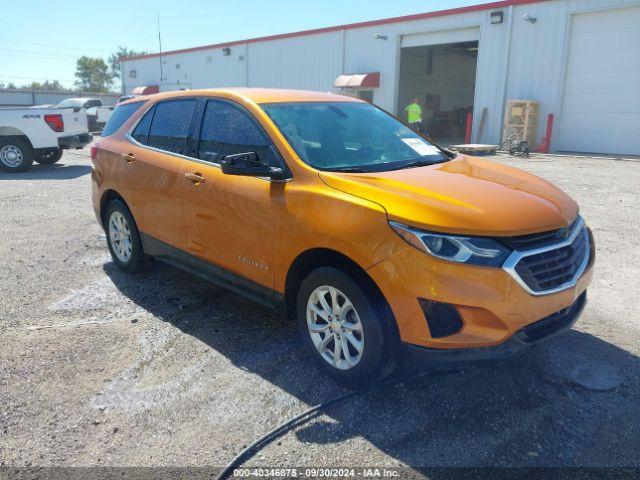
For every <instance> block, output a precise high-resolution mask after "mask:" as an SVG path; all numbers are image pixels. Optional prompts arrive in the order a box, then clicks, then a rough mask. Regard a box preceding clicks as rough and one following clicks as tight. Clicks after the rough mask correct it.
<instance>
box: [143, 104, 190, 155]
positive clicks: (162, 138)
mask: <svg viewBox="0 0 640 480" xmlns="http://www.w3.org/2000/svg"><path fill="white" fill-rule="evenodd" d="M195 106H196V102H195V100H171V101H166V102H161V103H158V104H157V105H156V112H155V114H154V115H153V121H152V122H151V129H150V130H149V141H148V143H147V144H148V145H149V146H150V147H154V148H159V149H160V150H165V151H167V152H173V153H182V152H183V151H184V148H185V145H186V143H187V136H188V135H189V125H190V124H191V118H192V117H193V110H194V109H195Z"/></svg>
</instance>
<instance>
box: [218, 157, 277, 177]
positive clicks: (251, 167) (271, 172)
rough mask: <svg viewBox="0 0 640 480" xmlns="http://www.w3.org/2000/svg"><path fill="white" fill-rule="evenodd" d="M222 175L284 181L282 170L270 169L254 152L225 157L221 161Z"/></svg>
mask: <svg viewBox="0 0 640 480" xmlns="http://www.w3.org/2000/svg"><path fill="white" fill-rule="evenodd" d="M220 165H221V166H222V173H224V174H226V175H244V176H249V177H269V178H270V179H271V180H275V181H282V180H284V179H285V173H284V170H282V169H281V168H277V167H270V166H269V165H267V164H266V163H264V162H262V161H261V160H260V159H259V158H258V154H257V153H256V152H246V153H236V154H234V155H227V156H225V157H224V158H223V159H222V160H221V161H220Z"/></svg>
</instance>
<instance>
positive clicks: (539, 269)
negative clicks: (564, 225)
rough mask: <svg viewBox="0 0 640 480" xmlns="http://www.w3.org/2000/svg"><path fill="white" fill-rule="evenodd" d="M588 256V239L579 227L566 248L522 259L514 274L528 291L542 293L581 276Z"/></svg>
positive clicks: (584, 231)
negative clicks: (578, 230) (525, 285)
mask: <svg viewBox="0 0 640 480" xmlns="http://www.w3.org/2000/svg"><path fill="white" fill-rule="evenodd" d="M588 255H589V236H588V233H587V229H586V228H584V227H582V229H581V231H580V232H579V233H578V235H577V236H576V237H575V239H574V240H573V242H571V243H570V244H569V245H565V246H562V247H560V248H556V249H553V250H547V251H544V252H541V253H536V254H532V255H528V256H524V257H522V259H521V260H520V261H519V262H518V263H517V264H516V266H515V271H516V273H517V274H518V275H519V276H520V278H521V279H522V281H523V282H524V283H526V284H527V286H528V287H529V288H530V289H531V290H533V291H534V292H544V291H546V290H553V289H555V288H558V287H561V286H563V285H565V284H567V283H569V282H571V281H573V280H574V279H575V278H576V276H577V275H579V274H580V273H581V271H580V270H581V269H582V268H583V267H584V263H585V257H587V256H588Z"/></svg>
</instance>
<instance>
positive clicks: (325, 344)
mask: <svg viewBox="0 0 640 480" xmlns="http://www.w3.org/2000/svg"><path fill="white" fill-rule="evenodd" d="M307 328H308V329H309V334H310V335H311V340H312V341H313V344H314V345H315V347H316V350H317V351H318V353H319V354H320V356H321V357H322V358H323V359H324V360H325V361H326V362H327V363H329V364H330V365H331V366H333V367H335V368H337V369H339V370H350V369H351V368H353V367H355V366H356V365H357V364H358V363H359V362H360V360H361V359H362V353H363V352H364V332H363V329H362V323H361V321H360V317H359V316H358V312H357V311H356V309H355V307H354V306H353V303H351V300H349V298H348V297H347V296H346V295H345V294H344V293H342V292H341V291H340V290H338V289H337V288H335V287H332V286H328V285H323V286H320V287H318V288H316V289H315V290H314V291H313V292H312V293H311V295H310V296H309V300H308V301H307Z"/></svg>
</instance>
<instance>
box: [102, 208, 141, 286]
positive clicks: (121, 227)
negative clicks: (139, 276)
mask: <svg viewBox="0 0 640 480" xmlns="http://www.w3.org/2000/svg"><path fill="white" fill-rule="evenodd" d="M104 218H105V230H106V233H107V245H108V246H109V252H110V253H111V257H112V258H113V261H114V262H115V264H116V265H117V266H118V268H120V270H122V271H124V272H127V273H138V272H142V271H145V270H147V269H148V268H149V266H150V261H151V259H150V257H149V256H148V255H146V254H145V253H144V250H143V249H142V241H141V240H140V233H139V232H138V227H137V226H136V222H135V221H134V219H133V216H132V215H131V212H130V211H129V209H128V208H127V206H126V205H125V204H124V202H122V201H121V200H112V201H111V202H110V203H109V205H107V209H106V211H105V216H104Z"/></svg>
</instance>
